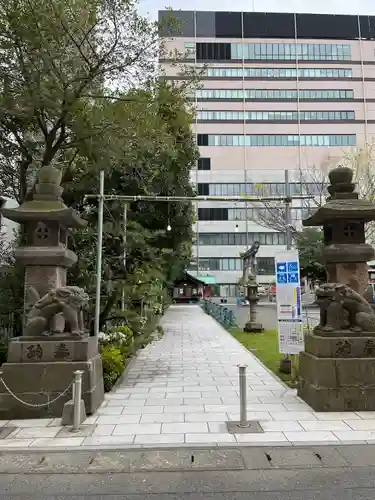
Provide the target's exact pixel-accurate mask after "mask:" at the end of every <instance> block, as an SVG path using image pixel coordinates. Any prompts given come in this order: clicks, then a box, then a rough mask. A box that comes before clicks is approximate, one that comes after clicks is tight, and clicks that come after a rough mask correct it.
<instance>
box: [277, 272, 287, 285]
mask: <svg viewBox="0 0 375 500" xmlns="http://www.w3.org/2000/svg"><path fill="white" fill-rule="evenodd" d="M287 276H288V275H287V274H286V273H277V274H276V281H277V283H278V284H286V283H288V278H287Z"/></svg>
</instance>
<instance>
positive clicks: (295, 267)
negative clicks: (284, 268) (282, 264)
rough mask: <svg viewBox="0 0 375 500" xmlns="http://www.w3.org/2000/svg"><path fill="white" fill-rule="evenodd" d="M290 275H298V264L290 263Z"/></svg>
mask: <svg viewBox="0 0 375 500" xmlns="http://www.w3.org/2000/svg"><path fill="white" fill-rule="evenodd" d="M288 273H298V263H297V262H288Z"/></svg>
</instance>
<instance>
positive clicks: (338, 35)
mask: <svg viewBox="0 0 375 500" xmlns="http://www.w3.org/2000/svg"><path fill="white" fill-rule="evenodd" d="M170 15H171V13H170V12H168V11H159V19H160V20H162V19H163V18H164V19H165V18H167V17H168V16H170ZM173 16H174V17H176V18H177V19H181V21H182V23H181V26H179V29H178V32H176V31H175V32H172V33H171V32H169V33H168V32H166V31H163V33H161V34H162V36H168V35H169V36H181V37H194V36H197V37H214V38H248V39H250V38H286V39H291V38H293V39H294V38H295V37H297V38H300V39H302V38H304V39H317V40H319V39H321V40H356V39H358V38H362V39H365V40H373V39H375V16H352V15H334V14H289V13H273V12H199V11H197V12H193V11H182V13H181V12H180V11H175V12H173Z"/></svg>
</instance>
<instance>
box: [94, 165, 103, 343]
mask: <svg viewBox="0 0 375 500" xmlns="http://www.w3.org/2000/svg"><path fill="white" fill-rule="evenodd" d="M99 176H100V177H99V179H100V181H99V197H98V199H99V204H98V236H97V246H96V301H95V325H94V334H95V336H98V334H99V323H100V292H101V283H102V256H103V209H104V170H101V171H100V174H99Z"/></svg>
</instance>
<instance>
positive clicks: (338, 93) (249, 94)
mask: <svg viewBox="0 0 375 500" xmlns="http://www.w3.org/2000/svg"><path fill="white" fill-rule="evenodd" d="M196 98H197V100H209V99H215V100H224V101H225V100H227V101H228V100H232V99H238V100H241V101H242V100H244V99H245V100H251V101H254V100H258V101H265V100H273V101H295V100H297V98H299V100H300V101H337V100H343V99H354V91H353V90H299V91H297V90H294V89H290V90H266V89H264V90H263V89H249V90H222V89H220V90H219V89H217V90H215V89H198V90H196Z"/></svg>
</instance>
